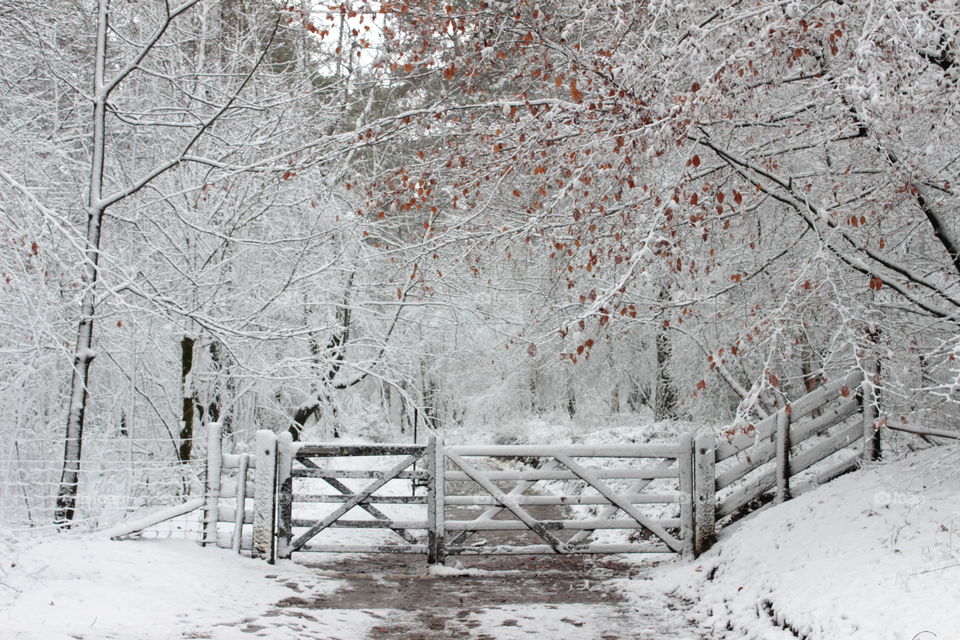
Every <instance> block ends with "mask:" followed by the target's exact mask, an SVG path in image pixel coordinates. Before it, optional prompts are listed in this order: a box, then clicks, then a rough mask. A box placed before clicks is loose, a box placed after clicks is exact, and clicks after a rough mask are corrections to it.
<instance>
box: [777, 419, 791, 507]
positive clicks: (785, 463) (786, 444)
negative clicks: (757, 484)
mask: <svg viewBox="0 0 960 640" xmlns="http://www.w3.org/2000/svg"><path fill="white" fill-rule="evenodd" d="M789 499H790V405H787V406H785V407H784V408H783V409H780V411H779V412H777V496H776V502H777V504H779V503H781V502H785V501H787V500H789Z"/></svg>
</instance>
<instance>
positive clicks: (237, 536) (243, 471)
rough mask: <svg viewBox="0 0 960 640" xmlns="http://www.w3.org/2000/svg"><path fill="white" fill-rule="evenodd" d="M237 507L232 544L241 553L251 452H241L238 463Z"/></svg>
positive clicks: (234, 514)
mask: <svg viewBox="0 0 960 640" xmlns="http://www.w3.org/2000/svg"><path fill="white" fill-rule="evenodd" d="M237 465H238V466H237V491H236V496H237V498H236V508H235V509H234V510H233V540H232V544H231V545H230V546H231V548H232V549H233V551H234V553H240V547H241V546H242V545H243V520H244V518H245V516H246V513H247V470H248V469H249V468H250V454H249V453H241V454H240V460H239V461H238V463H237Z"/></svg>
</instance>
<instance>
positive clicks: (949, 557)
mask: <svg viewBox="0 0 960 640" xmlns="http://www.w3.org/2000/svg"><path fill="white" fill-rule="evenodd" d="M670 573H671V574H672V575H670V576H668V577H665V578H664V583H663V584H664V588H666V589H669V588H671V587H672V586H673V587H677V588H678V591H679V593H680V594H681V595H683V596H684V597H685V598H688V599H690V600H693V601H695V602H696V605H695V609H694V613H695V614H696V615H697V616H698V617H699V618H700V620H701V621H702V622H703V623H704V624H706V625H707V626H709V627H711V628H712V629H713V632H714V635H715V636H717V637H723V635H724V634H723V631H724V630H727V629H732V630H733V633H731V634H729V635H730V637H738V638H739V637H743V635H744V634H745V633H746V634H747V635H748V637H754V638H762V639H763V640H775V639H778V638H784V639H795V638H797V637H799V638H805V639H809V640H838V639H843V640H912V639H914V638H916V639H917V640H934V639H935V638H938V639H940V640H956V639H957V638H960V586H958V585H960V447H956V446H954V447H941V448H936V449H930V450H927V451H924V452H922V453H918V454H912V455H910V456H908V457H907V458H905V459H904V460H901V461H898V462H895V463H891V464H882V465H877V466H873V467H870V468H867V469H863V470H861V471H858V472H855V473H852V474H850V475H847V476H844V477H842V478H840V479H838V480H836V481H835V482H833V483H831V484H828V485H825V486H823V487H820V488H818V489H816V490H814V491H811V492H810V493H807V494H805V495H802V496H800V497H798V498H796V499H794V500H792V501H790V502H789V503H787V504H785V505H782V506H779V507H776V508H771V509H767V510H766V511H764V512H762V513H758V514H756V515H754V516H752V517H750V518H748V519H746V520H744V521H741V522H740V523H738V524H737V525H734V526H732V527H730V528H728V529H727V530H725V531H724V532H723V534H722V536H721V541H720V543H719V544H718V545H717V546H716V547H715V548H714V549H713V550H711V551H710V552H708V553H707V554H705V555H704V556H702V557H701V558H700V559H699V560H698V561H697V563H696V564H695V566H694V567H692V568H690V567H676V568H674V569H672V570H671V571H670Z"/></svg>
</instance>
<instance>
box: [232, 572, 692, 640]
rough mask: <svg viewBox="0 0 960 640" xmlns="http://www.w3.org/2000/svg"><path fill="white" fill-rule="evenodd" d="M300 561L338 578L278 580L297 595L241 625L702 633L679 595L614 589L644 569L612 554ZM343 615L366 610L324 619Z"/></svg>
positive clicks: (332, 633) (483, 634) (320, 630)
mask: <svg viewBox="0 0 960 640" xmlns="http://www.w3.org/2000/svg"><path fill="white" fill-rule="evenodd" d="M300 562H301V563H306V564H309V565H310V566H311V567H313V568H314V569H315V570H316V575H317V578H318V579H323V578H326V579H331V578H332V579H335V580H337V581H340V583H341V588H339V589H338V590H336V591H334V592H332V593H331V592H328V591H327V590H325V589H317V590H315V589H314V588H313V586H311V585H308V584H291V583H290V582H286V584H287V586H289V587H290V588H291V589H294V590H295V591H296V592H297V594H296V595H293V596H291V597H288V598H285V599H283V600H281V601H280V602H278V603H277V604H276V606H275V608H274V609H273V610H271V611H269V612H267V613H266V614H265V615H264V616H263V617H261V618H259V619H257V620H255V621H254V620H251V621H248V623H247V626H246V627H245V628H243V629H242V630H243V631H245V632H247V633H251V634H254V635H258V636H261V637H269V638H272V637H279V636H277V635H276V634H274V633H272V632H271V628H274V629H275V628H276V627H275V625H276V626H283V627H285V628H286V629H287V630H289V629H290V628H291V624H292V625H293V626H294V627H298V629H297V637H298V638H315V639H321V638H322V639H324V640H333V639H334V638H337V639H339V640H359V639H360V638H390V639H396V640H440V639H450V638H462V639H470V640H510V639H515V638H549V639H550V640H567V639H569V640H593V639H596V640H620V639H623V640H627V639H630V640H637V639H647V640H660V639H664V640H665V639H667V638H670V639H675V638H680V639H683V638H689V639H699V638H702V637H704V636H701V635H699V634H698V633H696V632H695V631H693V630H692V627H690V625H689V622H688V621H687V620H686V616H685V615H684V613H683V609H684V608H685V605H684V603H682V602H680V601H678V600H675V599H672V598H670V597H668V596H666V595H664V594H659V593H651V594H650V597H649V598H644V599H641V600H637V599H632V603H631V601H628V599H625V598H624V597H623V596H622V594H621V593H618V591H617V590H616V589H615V586H614V585H613V584H612V583H611V582H610V580H612V579H617V578H632V579H633V584H635V585H639V587H640V588H641V589H642V588H643V583H644V581H645V576H646V575H647V574H648V573H649V572H650V571H651V568H650V567H649V566H647V567H644V566H638V565H626V564H624V563H622V562H621V561H619V560H617V559H614V558H602V557H600V558H597V557H589V556H546V557H526V558H525V557H484V558H473V559H470V560H469V561H468V560H466V559H464V560H455V561H453V562H451V563H450V564H456V563H458V562H463V564H464V566H463V567H462V569H463V570H464V571H463V572H462V573H465V574H467V575H433V574H432V573H430V572H428V571H427V567H426V564H425V562H424V558H423V557H422V556H388V555H385V556H367V557H351V558H345V557H332V556H314V557H312V558H311V557H306V558H301V559H300ZM472 569H479V570H480V571H471V570H472ZM454 571H455V569H454V570H448V571H447V573H454ZM318 584H319V583H318ZM638 602H639V603H640V606H642V610H639V609H638V608H637V607H638V605H637V603H638ZM351 615H354V616H356V615H360V616H363V617H364V618H366V620H367V621H368V624H367V625H366V628H365V629H364V630H363V631H360V630H353V631H351V630H349V629H345V628H340V630H338V627H337V625H333V626H332V627H331V626H328V625H325V624H324V621H332V620H347V619H348V618H349V617H350V616H351ZM685 629H686V630H685Z"/></svg>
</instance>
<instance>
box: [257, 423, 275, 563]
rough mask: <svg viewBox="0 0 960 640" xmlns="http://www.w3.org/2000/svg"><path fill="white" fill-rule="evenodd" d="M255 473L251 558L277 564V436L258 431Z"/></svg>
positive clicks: (265, 431) (269, 432) (271, 432)
mask: <svg viewBox="0 0 960 640" xmlns="http://www.w3.org/2000/svg"><path fill="white" fill-rule="evenodd" d="M256 447H257V450H256V453H255V455H256V456H257V473H256V488H255V489H254V495H255V497H254V511H253V555H254V556H255V557H259V558H263V559H265V560H266V561H267V562H269V563H270V564H273V563H274V561H275V560H276V551H277V544H276V541H277V536H276V533H275V525H276V514H277V435H276V434H275V433H274V432H273V431H267V430H260V431H257V440H256Z"/></svg>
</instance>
